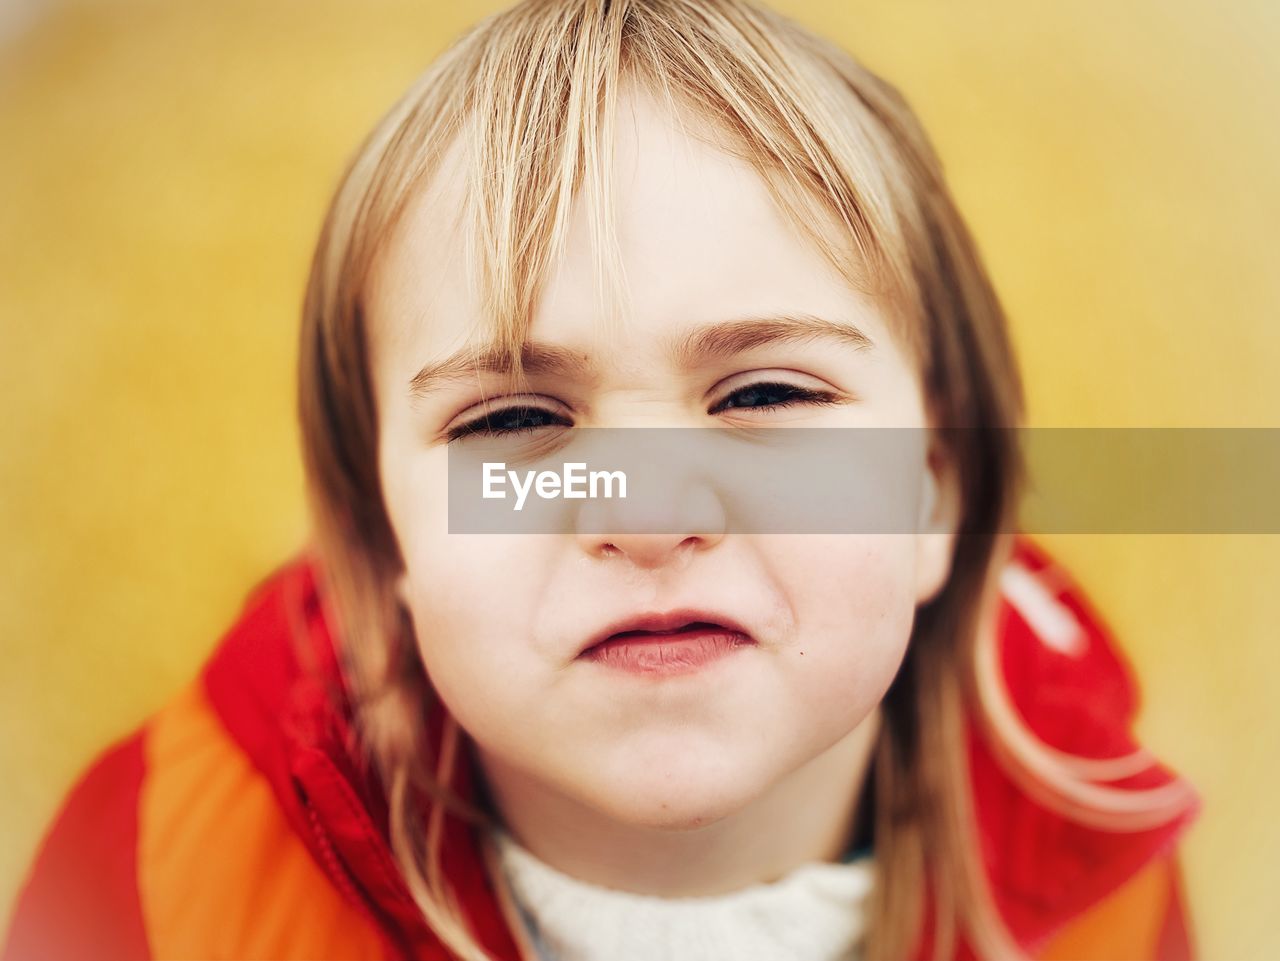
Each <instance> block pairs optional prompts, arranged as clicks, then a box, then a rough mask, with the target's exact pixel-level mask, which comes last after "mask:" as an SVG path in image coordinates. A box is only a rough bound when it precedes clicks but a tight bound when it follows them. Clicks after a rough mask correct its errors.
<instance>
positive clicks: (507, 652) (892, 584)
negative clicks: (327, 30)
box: [366, 96, 953, 827]
mask: <svg viewBox="0 0 1280 961" xmlns="http://www.w3.org/2000/svg"><path fill="white" fill-rule="evenodd" d="M620 108H621V109H620V112H619V124H618V128H617V132H616V139H615V150H616V156H615V165H616V166H615V170H614V183H615V184H616V189H617V203H618V207H617V210H618V218H619V220H618V230H619V240H620V244H621V255H622V258H623V264H624V267H625V270H626V273H627V276H628V279H629V281H630V287H631V290H632V293H633V297H634V304H633V313H632V314H631V315H630V316H629V317H628V318H627V319H626V323H625V328H624V330H623V332H622V333H621V335H620V336H618V337H614V338H612V339H610V338H609V337H608V336H607V335H605V334H604V333H603V331H602V325H601V324H600V323H599V322H598V319H597V318H598V312H597V306H596V303H597V302H596V299H595V279H594V278H595V270H596V267H595V262H594V260H593V258H592V255H591V247H590V243H591V238H590V235H589V231H588V227H587V222H586V219H585V217H586V214H585V212H584V210H583V207H582V202H581V201H579V203H578V206H577V208H576V214H575V217H576V219H575V220H574V224H573V227H572V231H571V233H570V237H569V244H568V248H567V251H566V254H565V257H564V259H563V261H562V262H561V263H559V264H558V266H557V267H556V269H554V270H553V271H552V273H551V275H550V276H549V278H548V284H547V286H546V287H545V288H544V291H543V294H542V297H541V299H540V301H539V303H538V306H537V311H536V314H535V319H534V323H533V326H532V329H531V332H530V338H531V340H534V341H538V342H541V343H546V344H552V345H560V346H564V347H569V348H572V349H573V350H575V351H577V352H579V353H581V354H585V355H588V356H589V357H590V359H591V360H592V361H593V362H594V364H595V365H596V371H597V373H596V376H595V378H594V379H578V378H573V377H567V376H566V375H564V374H559V375H556V376H550V375H548V376H540V375H531V380H530V384H529V387H528V391H527V393H526V394H524V395H522V397H521V400H522V401H523V403H524V404H526V405H533V406H539V407H545V408H547V409H548V410H549V411H551V412H552V413H554V414H558V415H560V416H561V417H566V418H568V420H569V421H571V422H572V423H573V424H575V425H581V426H591V427H601V426H609V427H640V426H659V425H660V426H699V425H701V426H719V427H726V426H739V425H764V426H782V425H787V426H804V427H853V426H857V427H875V426H894V427H923V426H924V425H925V415H924V404H923V402H922V397H921V393H920V386H919V381H918V378H917V375H916V373H915V371H914V367H913V364H912V363H911V362H910V361H909V360H908V358H907V356H906V354H905V352H904V351H903V349H902V348H901V347H900V346H899V344H898V343H897V342H896V341H895V338H894V337H893V336H892V335H891V333H890V328H889V325H888V322H887V320H886V319H885V317H884V316H882V315H881V314H880V313H879V312H878V311H877V308H876V306H875V305H874V304H873V303H872V302H870V301H869V300H868V299H866V298H865V297H864V296H862V295H859V294H857V293H855V292H854V291H853V290H852V289H850V288H849V287H847V286H846V285H845V284H843V283H842V282H841V281H840V279H839V278H838V277H837V276H836V275H835V273H834V272H833V271H832V270H831V268H830V267H829V266H828V264H827V261H826V260H825V259H824V258H823V257H822V255H821V254H820V253H819V252H818V251H817V250H815V249H813V248H811V247H810V246H808V245H807V243H806V242H805V241H804V240H803V239H801V236H800V235H799V234H798V233H797V232H796V231H795V230H794V229H792V228H791V227H790V226H789V225H788V224H787V223H786V222H785V220H784V219H783V217H782V215H781V214H780V213H779V212H778V210H777V209H776V207H775V206H774V204H773V202H772V201H771V199H770V197H769V195H768V193H767V190H766V187H765V185H764V183H763V182H762V181H761V180H760V179H759V177H758V176H757V175H756V174H755V173H754V172H752V171H751V170H750V168H749V167H747V166H745V165H743V164H741V163H739V162H737V161H735V160H733V159H732V158H730V157H729V156H728V155H726V154H723V153H720V152H718V151H716V150H714V149H712V148H710V147H708V146H706V145H704V144H702V143H700V142H697V141H694V140H690V139H686V138H685V137H683V136H682V135H681V134H679V132H678V131H677V130H676V129H675V128H674V127H673V126H672V125H671V124H670V123H669V121H668V120H667V119H666V118H665V117H664V115H663V114H662V113H661V111H660V109H659V108H658V107H657V106H656V105H655V104H654V102H653V101H651V100H650V99H648V98H647V97H645V96H639V97H627V98H624V100H623V101H622V103H621V104H620ZM458 156H459V155H458V154H457V153H456V152H452V153H450V154H449V156H448V158H447V162H446V166H445V168H444V172H443V173H442V175H440V176H439V177H437V179H436V180H435V181H434V182H433V184H432V185H431V187H430V188H429V189H428V191H427V192H425V193H424V195H423V197H422V198H420V199H419V200H418V201H417V203H416V204H415V205H413V206H411V208H410V210H409V212H408V216H407V218H406V220H405V221H404V223H403V224H402V226H401V228H400V229H399V231H398V232H397V234H396V235H395V236H394V237H393V238H392V239H391V243H390V244H389V245H388V247H387V249H386V251H385V255H384V256H383V258H382V259H381V260H380V261H379V264H378V269H377V270H376V272H375V274H374V276H373V277H372V280H371V284H370V289H369V291H368V299H367V301H366V307H367V311H368V316H369V320H370V324H371V332H372V344H373V349H372V364H373V372H374V380H375V389H376V393H377V402H378V410H379V419H380V431H381V433H380V437H379V467H380V470H381V476H382V483H383V488H384V493H385V499H386V505H387V509H388V511H389V513H390V518H391V521H392V524H393V526H394V529H395V532H396V534H397V537H398V539H399V544H400V547H401V550H402V552H403V557H404V561H405V565H406V571H405V575H404V578H403V580H402V581H401V582H400V585H399V587H400V591H401V596H402V598H403V599H404V602H405V604H406V606H407V607H408V609H409V610H410V612H411V614H412V617H413V622H414V625H415V629H416V634H417V639H418V643H419V646H420V648H421V652H422V658H423V662H424V663H425V665H426V667H427V671H428V673H429V675H430V678H431V681H432V683H433V685H434V686H435V688H436V690H437V691H438V692H439V694H440V696H441V697H442V699H443V700H444V702H445V704H446V705H447V707H448V708H449V710H450V711H451V712H452V713H453V715H454V716H455V717H456V718H457V720H458V721H459V723H460V724H461V725H462V726H463V728H464V729H465V730H466V731H467V732H468V733H469V734H470V735H471V736H472V738H473V739H474V740H475V742H476V744H477V746H478V747H479V749H480V752H481V758H482V760H487V763H500V764H502V765H504V766H505V767H506V768H507V769H516V770H517V771H518V772H520V774H521V776H522V777H523V778H525V779H527V780H528V781H529V782H530V783H532V784H536V785H537V786H538V789H539V790H540V791H543V792H551V793H552V794H554V795H557V796H560V797H563V798H565V799H567V800H569V801H571V802H574V803H578V804H585V805H588V806H590V807H591V808H592V809H594V810H596V811H597V812H600V813H603V814H605V815H608V816H611V817H614V818H617V819H619V820H621V821H624V822H627V823H634V824H646V825H667V826H673V827H676V826H682V825H683V826H688V825H692V824H699V823H706V822H708V821H713V820H715V819H718V818H719V817H722V816H725V815H727V814H730V813H732V812H733V811H735V810H737V809H740V808H741V807H743V806H744V805H746V804H747V803H749V802H750V801H751V800H753V799H755V798H757V797H759V796H761V795H762V794H763V793H764V792H765V791H766V790H767V789H768V788H770V787H772V786H774V785H775V784H777V783H778V782H779V781H780V780H781V779H782V778H784V777H785V776H786V775H788V774H789V773H791V772H793V771H795V770H796V769H797V768H798V767H799V766H800V765H802V764H804V763H805V762H807V761H809V760H811V759H813V758H815V757H816V756H817V755H819V754H820V753H822V752H823V751H825V750H827V749H828V748H830V747H832V746H833V745H834V744H835V743H836V742H837V741H839V740H841V739H842V738H845V737H846V736H847V735H849V734H850V732H852V731H853V729H854V728H855V727H857V726H858V725H859V724H860V723H861V722H862V721H863V720H864V718H866V717H868V715H869V714H870V713H871V712H872V710H873V709H874V708H875V706H876V705H877V704H878V703H879V701H880V699H881V697H882V696H883V694H884V692H885V690H886V688H887V687H888V685H889V683H890V681H891V680H892V678H893V676H894V674H895V672H896V670H897V668H898V666H899V664H900V662H901V659H902V657H903V655H904V653H905V649H906V645H907V640H908V637H909V634H910V630H911V624H912V618H913V615H914V610H915V607H916V605H917V603H918V602H919V601H921V600H922V599H924V598H926V597H927V596H929V595H930V594H931V593H933V592H934V591H935V590H936V589H937V588H938V587H939V586H940V585H941V583H942V581H943V580H944V579H945V575H946V571H947V566H948V557H949V547H950V541H949V537H948V536H947V535H946V534H945V533H944V534H940V535H939V534H934V535H911V534H892V535H887V534H850V535H782V534H769V535H751V534H729V535H725V534H724V533H723V532H721V533H719V534H717V533H716V532H715V531H714V530H703V529H702V528H700V527H698V526H697V524H696V523H694V524H693V525H692V526H691V527H690V529H689V530H687V531H684V532H683V533H680V534H649V535H641V534H617V535H615V534H606V535H599V536H591V535H585V534H575V533H571V532H566V533H565V534H563V535H531V534H525V535H517V534H512V535H509V536H505V535H504V536H499V535H452V536H451V535H449V534H448V533H447V504H446V498H445V490H446V472H447V456H446V454H447V443H446V440H445V435H446V433H447V432H448V431H449V430H450V429H451V428H453V427H456V426H458V425H459V424H463V423H469V422H471V421H474V420H475V419H476V418H477V417H478V416H480V415H481V414H482V413H484V412H487V411H493V410H497V409H500V407H501V405H502V404H503V402H504V393H503V389H502V385H501V382H500V380H499V378H498V376H497V375H492V376H491V375H488V374H476V375H473V376H471V377H470V378H463V379H460V380H456V381H453V382H449V383H444V384H441V385H439V386H438V387H437V389H435V390H433V391H432V392H430V393H429V394H427V395H426V396H425V397H421V398H419V399H418V400H416V401H414V402H412V403H411V402H410V399H409V392H408V385H409V382H410V380H411V379H412V378H413V376H414V375H415V374H416V373H417V372H418V371H419V369H420V368H422V367H423V366H424V365H426V364H429V363H433V362H435V361H439V360H440V359H442V358H444V357H446V356H448V355H450V354H452V353H453V352H455V351H457V350H458V349H459V348H461V347H462V346H463V345H464V344H468V343H470V342H473V341H482V340H484V339H485V338H484V330H485V328H484V325H483V323H482V314H481V308H480V305H479V304H478V302H477V300H476V298H475V296H474V293H473V292H472V291H471V290H469V289H468V288H467V285H466V273H465V265H464V261H463V253H462V247H461V243H462V241H461V234H460V233H458V232H457V229H456V227H457V219H456V218H457V216H458V198H459V196H460V194H459V187H458V181H457V179H456V178H457V177H458V176H459V174H460V170H459V168H458V167H457V166H456V163H457V159H458ZM800 313H803V314H810V315H814V316H816V317H821V318H828V319H832V320H836V321H839V322H842V323H848V324H854V325H856V326H857V328H859V329H860V330H861V331H862V332H863V333H864V334H865V335H866V336H867V337H868V338H869V339H870V341H871V343H872V346H871V347H869V348H865V349H861V350H859V349H857V348H856V346H855V345H853V344H851V343H849V342H847V341H844V340H841V339H837V338H819V339H814V340H812V341H809V342H798V343H774V344H763V345H759V346H755V347H753V348H752V349H750V350H749V351H747V352H744V353H741V354H738V355H735V356H731V357H718V358H715V359H709V360H707V361H706V362H705V363H704V364H701V365H698V366H696V367H694V368H689V369H684V368H677V367H674V366H672V362H671V361H670V360H669V359H668V355H667V351H666V347H667V345H668V344H669V343H670V342H671V341H672V340H674V339H676V338H679V337H681V336H682V335H684V334H686V333H688V332H689V331H692V330H694V329H695V328H700V327H703V326H704V325H708V324H714V323H718V322H723V321H727V320H731V319H736V318H743V317H767V316H770V315H784V314H786V315H794V314H800ZM762 380H765V381H770V382H773V381H779V380H781V381H783V382H785V383H788V384H796V385H798V386H800V387H808V388H815V389H820V390H825V391H829V392H832V393H834V394H836V395H837V396H838V397H839V398H842V400H841V401H840V402H838V403H835V404H829V405H816V404H805V403H800V404H796V405H793V406H788V407H783V408H780V409H775V410H756V411H752V410H750V409H749V407H742V406H739V407H738V408H736V409H735V408H725V409H719V410H716V411H714V412H712V408H713V407H717V405H718V401H719V400H720V399H721V398H722V397H724V396H727V395H729V394H730V393H731V392H733V391H737V390H740V389H741V388H743V387H746V386H749V385H750V384H752V383H758V382H760V381H762ZM486 395H488V401H487V404H486V405H485V406H484V407H482V406H481V405H482V404H484V403H485V401H484V397H485V396H486ZM507 403H508V406H509V403H510V402H509V401H507ZM555 421H556V419H555V418H549V419H548V422H555ZM459 443H468V441H460V442H459ZM931 481H932V475H930V476H929V477H927V478H926V486H928V484H929V483H931ZM940 489H941V490H942V491H943V492H944V496H941V497H938V498H936V499H935V502H936V503H937V504H938V505H939V506H938V507H937V511H938V516H939V517H940V518H942V521H943V522H944V526H945V521H946V519H945V517H942V514H943V513H945V512H946V510H947V508H946V505H947V504H949V503H951V502H952V501H953V498H951V497H948V496H946V492H947V491H949V490H950V485H949V484H945V485H943V486H942V487H941V488H940ZM929 502H930V497H929V495H928V494H925V495H924V497H923V499H922V503H929ZM580 503H588V502H580ZM925 510H926V512H928V508H925ZM930 516H933V515H932V514H930ZM683 607H694V608H704V609H710V610H713V611H720V612H724V613H725V614H726V615H728V616H731V617H732V618H734V619H736V620H737V621H738V622H739V623H740V624H741V625H742V626H744V627H745V628H746V629H747V630H748V631H749V632H751V635H752V637H753V639H754V641H755V644H753V645H749V646H747V647H745V648H741V649H737V650H735V651H734V652H733V653H731V654H730V655H729V656H727V657H724V658H722V659H720V660H717V661H715V662H713V663H711V664H708V665H707V666H705V667H704V668H702V669H700V670H697V671H694V672H692V673H686V674H680V675H677V676H661V677H655V676H651V675H638V674H634V673H627V672H625V671H620V670H617V669H614V668H610V667H605V666H602V665H601V664H599V663H596V662H593V661H590V660H586V659H583V658H580V657H578V655H579V653H580V652H581V650H582V648H583V646H584V645H585V644H586V643H587V642H588V639H590V638H591V637H592V636H593V635H595V634H597V632H599V631H600V630H601V629H602V628H605V627H606V626H608V625H611V624H614V623H616V622H618V621H619V620H620V619H622V618H626V617H628V616H631V615H636V614H640V613H648V612H654V611H667V610H671V609H674V608H683Z"/></svg>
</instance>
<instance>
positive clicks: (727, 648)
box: [581, 628, 755, 677]
mask: <svg viewBox="0 0 1280 961" xmlns="http://www.w3.org/2000/svg"><path fill="white" fill-rule="evenodd" d="M754 646H755V642H754V641H752V640H751V638H749V637H748V636H747V635H745V634H739V633H738V632H737V631H729V630H723V629H721V630H716V629H714V628H707V629H706V630H697V631H681V632H680V633H678V634H637V635H634V636H630V637H618V638H614V639H613V640H609V641H605V642H604V643H602V644H597V645H596V646H595V647H593V648H590V649H589V650H587V651H586V652H584V653H583V654H582V655H581V659H582V660H585V661H594V662H595V663H597V664H601V665H603V666H604V667H609V668H613V669H615V670H619V671H625V672H626V673H628V674H642V675H645V676H647V677H670V676H672V675H677V674H692V673H694V672H695V671H699V670H702V669H703V668H704V667H707V666H708V665H710V664H714V663H715V662H716V661H719V660H722V659H723V658H725V657H727V656H728V655H730V654H732V653H733V652H734V651H739V650H742V649H743V648H747V647H754Z"/></svg>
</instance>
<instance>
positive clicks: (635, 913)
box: [493, 830, 871, 961]
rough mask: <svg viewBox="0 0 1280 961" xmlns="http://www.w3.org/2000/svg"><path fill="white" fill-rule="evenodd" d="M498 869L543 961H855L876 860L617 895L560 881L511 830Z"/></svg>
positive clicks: (500, 841)
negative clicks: (769, 878)
mask: <svg viewBox="0 0 1280 961" xmlns="http://www.w3.org/2000/svg"><path fill="white" fill-rule="evenodd" d="M493 841H494V846H495V850H496V852H497V857H498V862H499V864H500V865H501V868H502V871H503V873H504V875H505V876H506V879H507V882H508V884H509V885H510V889H511V893H512V895H513V897H514V899H515V902H516V905H517V907H518V908H519V909H520V913H521V915H522V916H523V918H524V921H525V924H526V927H527V929H528V930H529V933H530V936H531V941H532V943H533V945H534V947H535V948H536V950H537V951H538V956H539V958H541V959H542V961H723V959H725V958H733V959H735V961H857V959H858V958H860V956H861V944H862V936H863V929H864V923H865V918H864V911H865V909H866V899H867V896H868V895H869V893H870V891H871V858H870V857H869V856H863V857H861V858H857V859H855V860H852V861H850V862H848V863H841V864H830V863H811V864H805V865H802V866H801V867H799V868H797V869H795V870H794V871H792V872H791V873H790V874H788V875H787V876H786V877H784V878H782V879H780V880H778V881H775V882H773V883H770V884H756V885H752V886H751V887H748V888H743V889H742V890H739V891H734V892H731V893H729V894H724V895H717V896H714V897H699V898H659V897H649V896H644V895H637V894H631V893H628V892H625V891H615V890H612V889H609V888H603V887H599V886H596V885H593V884H587V883H585V882H583V881H579V880H577V879H576V878H572V877H569V876H568V875H566V874H562V873H561V872H559V871H557V870H556V869H555V868H553V867H551V866H550V865H548V864H546V863H545V862H543V861H541V860H539V859H538V858H537V857H535V856H534V855H533V854H532V853H531V852H530V851H529V850H528V849H526V848H525V847H523V846H522V845H520V844H519V843H517V842H516V841H515V840H514V839H513V838H512V837H511V835H510V834H508V833H506V832H505V831H501V830H499V831H496V832H495V834H494V836H493Z"/></svg>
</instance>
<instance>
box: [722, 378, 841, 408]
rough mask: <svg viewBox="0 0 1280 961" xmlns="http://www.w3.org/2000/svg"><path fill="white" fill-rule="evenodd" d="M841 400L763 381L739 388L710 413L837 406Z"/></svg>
mask: <svg viewBox="0 0 1280 961" xmlns="http://www.w3.org/2000/svg"><path fill="white" fill-rule="evenodd" d="M839 400H840V399H839V397H837V396H836V395H835V394H833V393H831V392H830V391H825V390H812V389H810V388H808V387H799V386H797V385H795V384H784V383H780V382H777V381H761V382H760V383H758V384H749V385H748V386H746V387H739V388H738V389H737V390H735V391H733V392H732V393H731V394H729V395H728V396H727V397H725V398H724V400H722V401H720V402H719V403H718V404H716V405H715V406H714V407H712V408H711V410H710V411H708V413H712V414H718V413H719V412H720V411H722V410H729V409H732V408H739V409H743V410H772V409H775V408H779V407H790V406H792V405H793V404H835V403H839Z"/></svg>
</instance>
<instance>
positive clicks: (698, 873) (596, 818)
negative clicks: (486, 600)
mask: <svg viewBox="0 0 1280 961" xmlns="http://www.w3.org/2000/svg"><path fill="white" fill-rule="evenodd" d="M879 726H880V714H879V710H878V709H877V710H876V711H873V712H872V713H871V714H870V715H869V716H868V717H867V718H866V719H865V720H864V721H863V722H862V723H861V724H859V725H858V726H857V727H856V728H854V730H853V731H851V732H850V733H849V734H847V735H846V736H845V737H844V738H842V739H841V740H839V741H837V742H836V743H835V744H834V745H832V746H831V747H830V748H828V749H827V750H826V751H824V752H823V753H821V754H819V755H818V756H817V757H815V758H813V759H812V760H810V761H808V762H807V763H806V764H804V765H802V766H801V767H799V768H797V769H796V770H794V771H792V772H791V773H790V774H788V775H786V776H784V777H783V778H782V779H781V780H779V781H778V782H776V783H775V784H774V785H773V786H772V787H770V788H769V789H768V790H767V791H765V792H764V793H763V794H761V795H760V796H758V797H756V798H755V799H754V800H752V801H751V802H749V803H748V804H747V805H746V806H745V807H743V808H741V809H740V810H738V811H737V812H735V813H733V814H730V815H728V816H726V817H723V818H720V819H719V820H717V821H715V822H713V823H710V824H706V825H702V826H699V827H696V828H689V829H679V830H676V829H661V828H653V827H648V826H644V825H634V824H627V823H623V822H620V821H618V820H616V819H614V818H610V817H608V816H607V815H605V814H603V813H601V812H600V811H598V810H596V809H594V808H592V807H590V806H588V805H586V804H583V803H582V802H580V801H577V800H575V799H574V798H571V797H569V796H567V795H566V794H564V793H562V792H560V791H557V790H555V789H554V788H552V787H550V786H548V785H546V784H545V783H543V782H540V781H538V780H537V779H534V778H532V777H530V776H529V775H528V774H527V773H525V772H523V771H521V770H519V769H517V768H514V767H511V766H510V765H508V764H506V763H505V762H503V761H502V760H501V759H498V758H495V757H493V756H492V755H489V754H486V753H485V752H484V751H483V750H481V749H479V748H478V747H476V760H477V761H478V766H479V768H480V772H481V774H482V777H483V781H484V786H485V787H486V788H487V789H488V792H489V794H490V797H491V800H492V803H493V805H494V807H495V808H496V809H497V812H498V813H499V816H500V818H501V820H502V821H503V822H504V823H505V825H506V827H507V829H508V830H509V831H510V832H511V833H512V834H513V835H514V837H515V838H516V840H518V841H519V842H520V843H521V844H523V845H524V846H525V847H526V848H528V849H529V851H531V852H532V853H533V854H534V855H535V856H537V857H538V858H540V859H541V860H542V861H544V862H545V863H547V864H549V865H550V866H551V867H553V868H556V869H557V870H559V871H561V872H563V873H564V874H567V875H570V876H571V877H575V878H578V879H579V880H582V881H586V882H588V883H591V884H597V885H600V886H602V887H608V888H613V889H615V890H620V891H629V892H631V893H634V894H644V895H651V896H655V897H706V896H713V895H717V894H725V893H728V892H730V891H735V890H739V889H741V888H744V887H747V886H749V885H752V884H762V883H768V882H771V881H776V880H778V879H779V878H781V877H783V876H785V875H787V874H789V873H790V872H791V871H793V870H794V869H796V868H798V867H800V866H801V865H802V864H806V863H809V862H814V861H818V862H821V861H837V860H839V859H840V857H841V856H842V855H843V854H844V853H845V851H847V850H848V848H849V847H850V845H851V843H852V841H853V836H854V834H853V832H854V826H855V824H856V823H857V822H858V821H859V820H860V818H861V815H862V814H863V813H864V812H861V811H860V810H859V803H860V801H859V799H860V797H861V796H862V795H863V794H864V792H863V790H862V788H863V785H864V782H865V781H866V777H867V772H868V767H869V763H870V760H871V754H872V749H873V746H874V744H875V740H876V734H877V733H878V731H879Z"/></svg>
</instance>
